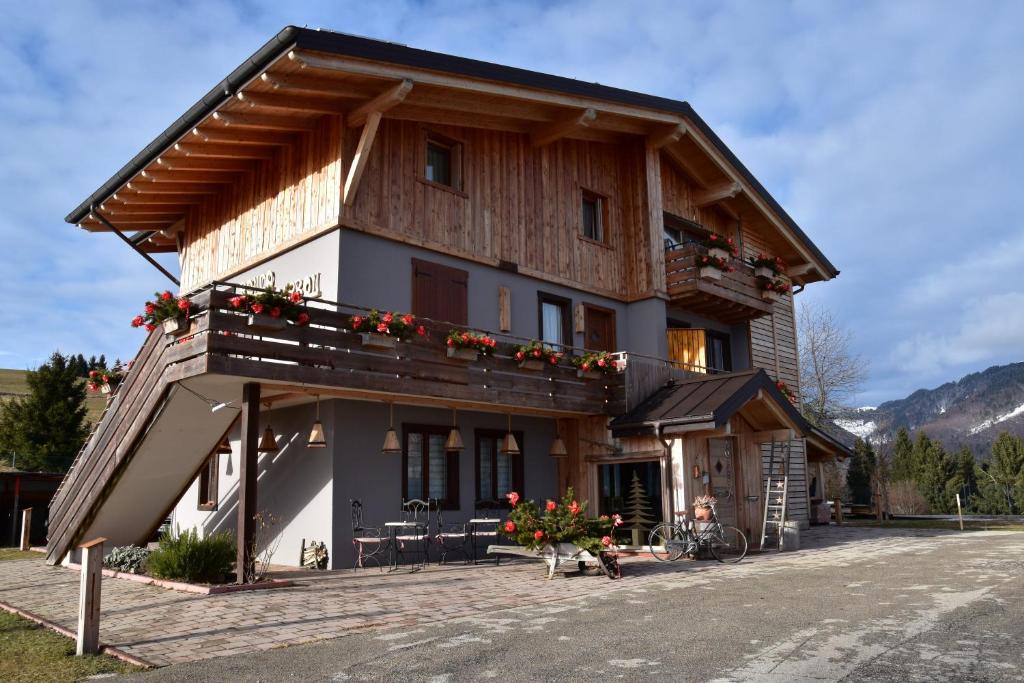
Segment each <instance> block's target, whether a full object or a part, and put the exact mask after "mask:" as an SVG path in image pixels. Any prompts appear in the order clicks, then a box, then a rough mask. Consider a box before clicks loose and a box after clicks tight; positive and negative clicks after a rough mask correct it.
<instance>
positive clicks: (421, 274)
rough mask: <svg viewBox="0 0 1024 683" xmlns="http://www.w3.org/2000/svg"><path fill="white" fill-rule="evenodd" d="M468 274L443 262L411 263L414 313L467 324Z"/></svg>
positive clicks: (416, 261) (418, 260) (416, 260)
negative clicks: (442, 263) (444, 264)
mask: <svg viewBox="0 0 1024 683" xmlns="http://www.w3.org/2000/svg"><path fill="white" fill-rule="evenodd" d="M468 292H469V273H468V272H466V271H464V270H460V269H459V268H451V267H449V266H443V265H441V264H440V263H432V262H430V261H422V260H420V259H413V260H412V313H413V315H416V316H421V317H424V318H430V319H432V320H442V321H445V322H450V323H453V324H455V325H467V324H468V319H469V304H468Z"/></svg>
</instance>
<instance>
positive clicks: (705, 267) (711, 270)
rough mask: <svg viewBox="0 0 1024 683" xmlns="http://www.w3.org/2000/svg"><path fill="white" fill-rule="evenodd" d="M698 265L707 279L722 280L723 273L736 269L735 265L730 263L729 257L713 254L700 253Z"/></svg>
mask: <svg viewBox="0 0 1024 683" xmlns="http://www.w3.org/2000/svg"><path fill="white" fill-rule="evenodd" d="M697 265H698V266H699V267H700V273H699V274H700V276H701V277H702V278H705V279H707V280H721V279H722V273H732V272H735V270H736V267H735V266H731V265H729V260H728V259H726V258H722V257H721V256H712V255H711V254H700V255H698V256H697Z"/></svg>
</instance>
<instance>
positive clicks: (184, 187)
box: [126, 181, 220, 194]
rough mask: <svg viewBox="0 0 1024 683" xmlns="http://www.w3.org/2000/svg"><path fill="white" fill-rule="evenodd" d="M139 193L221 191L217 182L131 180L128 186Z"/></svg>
mask: <svg viewBox="0 0 1024 683" xmlns="http://www.w3.org/2000/svg"><path fill="white" fill-rule="evenodd" d="M126 187H127V188H128V189H129V190H131V191H132V192H138V193H139V194H216V193H217V192H219V191H220V188H219V186H218V185H217V184H216V183H213V184H211V183H154V182H144V181H143V182H131V183H128V185H127V186H126Z"/></svg>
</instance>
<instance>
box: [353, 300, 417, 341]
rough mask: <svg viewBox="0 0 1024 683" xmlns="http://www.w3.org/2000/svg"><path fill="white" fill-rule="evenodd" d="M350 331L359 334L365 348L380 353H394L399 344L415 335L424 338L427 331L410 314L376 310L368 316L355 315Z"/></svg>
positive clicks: (371, 311)
mask: <svg viewBox="0 0 1024 683" xmlns="http://www.w3.org/2000/svg"><path fill="white" fill-rule="evenodd" d="M349 325H350V329H351V330H352V331H353V332H355V333H357V334H359V336H360V338H361V339H362V343H363V346H364V347H366V348H368V349H376V350H379V351H394V350H395V348H397V345H398V342H400V341H406V340H408V339H409V338H411V337H412V335H413V334H417V335H419V336H421V337H422V336H423V335H425V334H426V333H427V330H426V328H425V327H423V325H417V324H416V318H414V317H413V316H412V315H411V314H409V313H395V312H394V311H385V312H384V313H381V312H380V311H378V310H377V309H376V308H374V309H372V310H370V312H369V313H367V314H366V315H354V316H352V318H351V319H350V320H349Z"/></svg>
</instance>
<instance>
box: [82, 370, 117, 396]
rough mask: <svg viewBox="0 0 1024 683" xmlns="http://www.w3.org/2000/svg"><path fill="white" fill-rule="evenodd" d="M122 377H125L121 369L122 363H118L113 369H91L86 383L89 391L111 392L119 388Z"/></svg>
mask: <svg viewBox="0 0 1024 683" xmlns="http://www.w3.org/2000/svg"><path fill="white" fill-rule="evenodd" d="M122 379H124V373H123V372H122V371H121V365H120V364H119V363H116V364H115V365H114V369H113V370H107V369H106V368H104V367H98V368H95V369H93V370H90V371H89V377H88V378H86V380H85V383H86V385H87V386H88V388H89V391H99V392H101V393H104V394H109V393H110V392H111V391H113V390H114V389H116V388H117V386H118V385H119V384H120V383H121V380H122Z"/></svg>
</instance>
